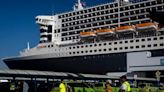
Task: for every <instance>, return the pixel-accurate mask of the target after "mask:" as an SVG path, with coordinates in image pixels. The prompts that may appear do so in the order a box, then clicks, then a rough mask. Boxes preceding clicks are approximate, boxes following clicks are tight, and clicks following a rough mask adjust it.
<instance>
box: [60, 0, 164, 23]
mask: <svg viewBox="0 0 164 92" xmlns="http://www.w3.org/2000/svg"><path fill="white" fill-rule="evenodd" d="M162 3H163V0H158V1H152V2H147V3H140V4H136V5H131V6H125V7H121V8H120V11H126V10H132V9H136V8H142V7H148V6H152V5H156V4H162ZM101 7H105V6H101ZM97 8H98V7H97ZM108 8H109V7H106V8H103V9H106V10H104V11H102V10H103V9H101V8H100V9H98V10H97V12H93V13H91V12H92V10H91V9H88V10H82V11H78V12H81V13H79V14H84V15H79V16H75V15H76V14H75V12H72V13H68V14H65V15H60V16H59V18H64V17H70V18H66V19H62V22H67V21H72V20H76V19H82V18H86V17H92V16H98V15H103V14H111V13H114V12H118V9H117V8H116V9H111V8H110V9H111V10H109V9H108ZM159 8H160V7H159ZM93 9H94V8H93ZM99 10H101V11H99ZM86 13H89V14H86ZM77 15H78V14H77Z"/></svg>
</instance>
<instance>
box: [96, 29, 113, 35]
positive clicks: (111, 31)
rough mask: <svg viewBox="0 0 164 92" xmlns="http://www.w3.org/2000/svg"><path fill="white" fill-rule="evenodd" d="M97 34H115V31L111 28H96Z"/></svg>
mask: <svg viewBox="0 0 164 92" xmlns="http://www.w3.org/2000/svg"><path fill="white" fill-rule="evenodd" d="M96 33H97V35H113V34H114V32H113V30H111V29H100V30H96Z"/></svg>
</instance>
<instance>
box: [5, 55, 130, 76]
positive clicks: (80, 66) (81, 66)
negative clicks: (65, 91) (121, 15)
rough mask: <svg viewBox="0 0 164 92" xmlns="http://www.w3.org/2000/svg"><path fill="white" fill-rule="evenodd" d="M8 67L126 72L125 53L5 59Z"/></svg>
mask: <svg viewBox="0 0 164 92" xmlns="http://www.w3.org/2000/svg"><path fill="white" fill-rule="evenodd" d="M4 62H5V63H6V64H7V65H8V67H9V68H10V69H25V70H42V71H55V72H71V73H92V74H105V73H107V72H126V70H127V62H126V53H119V54H101V55H91V56H76V57H63V58H45V59H26V60H23V59H21V57H20V58H19V59H11V58H10V59H5V60H4Z"/></svg>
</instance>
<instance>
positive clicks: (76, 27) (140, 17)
mask: <svg viewBox="0 0 164 92" xmlns="http://www.w3.org/2000/svg"><path fill="white" fill-rule="evenodd" d="M147 17H148V14H143V15H138V16H131V17H128V18H122V19H120V22H125V21H132V20H137V19H144V18H147ZM101 19H102V18H101ZM101 19H99V20H101ZM99 20H94V21H96V22H95V23H89V22H92V21H91V19H88V20H83V21H78V22H72V23H66V24H62V26H63V27H66V28H63V29H62V31H68V30H76V29H81V28H86V27H94V26H100V25H106V24H113V23H118V19H113V20H109V19H104V18H103V20H104V21H103V22H98V21H99ZM101 21H102V20H101ZM84 23H85V24H84ZM78 24H82V25H78ZM73 25H78V26H74V27H73Z"/></svg>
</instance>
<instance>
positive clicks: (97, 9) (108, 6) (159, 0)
mask: <svg viewBox="0 0 164 92" xmlns="http://www.w3.org/2000/svg"><path fill="white" fill-rule="evenodd" d="M162 3H163V0H157V1H152V2H147V3H144V2H143V3H139V4H136V5H131V6H125V7H124V6H123V7H121V8H120V11H125V10H131V9H135V8H142V7H147V6H152V5H156V4H162ZM117 6H118V4H117V3H115V4H109V5H103V6H98V7H94V8H90V9H85V10H81V11H77V12H70V13H67V14H63V15H60V16H59V18H66V17H72V16H75V15H79V14H86V13H90V12H94V11H99V10H104V9H111V8H113V7H117ZM112 10H113V9H112Z"/></svg>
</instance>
